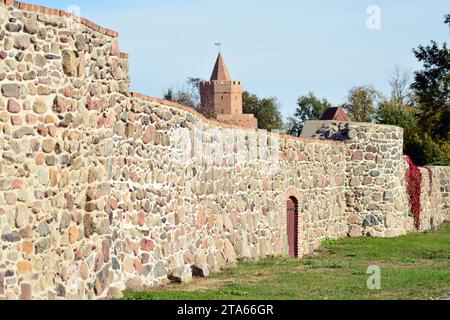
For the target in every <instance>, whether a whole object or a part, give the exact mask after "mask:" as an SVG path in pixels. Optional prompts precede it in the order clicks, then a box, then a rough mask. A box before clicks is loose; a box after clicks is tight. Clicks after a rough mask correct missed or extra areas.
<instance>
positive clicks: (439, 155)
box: [405, 14, 450, 165]
mask: <svg viewBox="0 0 450 320" xmlns="http://www.w3.org/2000/svg"><path fill="white" fill-rule="evenodd" d="M445 23H446V24H448V25H449V26H450V14H449V15H447V16H445ZM413 52H414V54H415V56H416V58H417V59H418V60H419V61H420V62H422V63H423V68H422V70H420V71H418V72H416V74H415V79H414V83H413V84H412V86H411V88H412V89H413V90H414V93H415V95H416V97H417V104H418V113H417V119H418V125H417V128H416V130H414V132H413V133H412V134H411V136H409V137H407V138H406V139H405V149H406V152H407V154H408V155H410V156H411V158H412V159H413V160H414V161H415V162H416V163H417V164H419V165H424V164H436V165H450V141H449V138H450V137H449V134H450V49H449V48H448V47H447V44H446V43H444V44H443V45H442V46H440V45H438V44H437V43H436V42H435V41H431V44H430V45H428V46H419V47H418V48H417V49H415V50H414V51H413Z"/></svg>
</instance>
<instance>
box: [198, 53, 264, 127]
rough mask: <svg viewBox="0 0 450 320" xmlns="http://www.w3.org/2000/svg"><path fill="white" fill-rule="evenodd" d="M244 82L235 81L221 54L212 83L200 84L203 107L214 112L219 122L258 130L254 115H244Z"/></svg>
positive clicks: (204, 82)
mask: <svg viewBox="0 0 450 320" xmlns="http://www.w3.org/2000/svg"><path fill="white" fill-rule="evenodd" d="M242 91H243V87H242V82H241V81H233V78H232V77H231V74H230V71H228V68H227V66H226V64H225V61H224V59H223V57H222V55H221V54H220V53H219V56H218V57H217V61H216V65H215V66H214V70H213V73H212V76H211V80H210V81H203V82H201V83H200V97H201V104H202V107H203V108H204V109H206V110H211V111H213V112H214V115H215V116H216V118H217V120H219V121H221V122H224V123H228V124H234V125H239V126H243V127H246V128H257V127H258V120H257V119H256V118H255V116H254V115H253V114H243V111H242Z"/></svg>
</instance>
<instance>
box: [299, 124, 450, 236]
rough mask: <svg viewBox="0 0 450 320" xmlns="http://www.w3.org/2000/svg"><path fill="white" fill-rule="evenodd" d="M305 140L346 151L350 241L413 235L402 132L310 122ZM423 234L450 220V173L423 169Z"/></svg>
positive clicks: (362, 126)
mask: <svg viewBox="0 0 450 320" xmlns="http://www.w3.org/2000/svg"><path fill="white" fill-rule="evenodd" d="M302 136H303V137H305V138H313V139H319V140H327V141H328V140H333V141H342V142H343V143H344V144H345V145H346V163H347V168H346V183H345V186H346V197H347V200H346V202H347V213H348V216H349V221H348V223H349V236H352V237H357V236H361V235H368V236H387V237H392V236H398V235H402V234H405V233H406V232H409V231H413V230H414V229H415V227H414V218H413V216H412V213H411V207H410V203H409V195H408V194H407V185H406V183H407V182H406V180H405V174H406V171H407V170H408V163H407V161H406V160H405V159H404V156H403V130H402V129H400V128H398V127H393V126H381V125H374V124H368V123H346V122H339V121H309V122H308V123H307V124H306V127H305V129H304V131H303V134H302ZM420 170H421V172H422V176H423V179H422V194H421V204H422V207H421V231H426V230H430V229H433V228H435V227H437V226H439V225H441V224H442V222H443V221H445V220H450V217H449V216H448V210H449V209H448V207H449V205H448V201H449V200H448V199H449V192H448V191H449V189H448V188H449V187H448V183H449V178H448V177H449V170H450V168H448V167H431V168H421V169H420Z"/></svg>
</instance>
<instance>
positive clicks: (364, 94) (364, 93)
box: [345, 86, 382, 122]
mask: <svg viewBox="0 0 450 320" xmlns="http://www.w3.org/2000/svg"><path fill="white" fill-rule="evenodd" d="M381 97H382V95H381V93H379V92H378V91H377V90H375V88H374V87H373V86H361V87H355V88H353V89H351V90H350V92H349V93H348V97H347V103H346V105H345V109H346V110H347V112H348V114H349V116H350V117H351V118H352V119H353V121H356V122H373V121H374V120H375V117H376V113H377V103H378V102H379V100H380V99H381Z"/></svg>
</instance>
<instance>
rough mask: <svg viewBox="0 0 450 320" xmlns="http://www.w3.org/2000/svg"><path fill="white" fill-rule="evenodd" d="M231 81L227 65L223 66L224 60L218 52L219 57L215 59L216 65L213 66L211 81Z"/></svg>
mask: <svg viewBox="0 0 450 320" xmlns="http://www.w3.org/2000/svg"><path fill="white" fill-rule="evenodd" d="M214 80H218V81H232V80H233V78H232V77H231V74H230V71H228V68H227V65H226V64H225V60H224V59H223V57H222V54H221V53H220V52H219V56H218V57H217V61H216V65H215V66H214V70H213V73H212V75H211V81H214Z"/></svg>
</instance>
